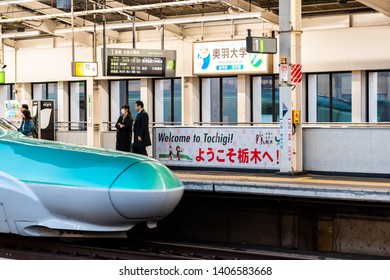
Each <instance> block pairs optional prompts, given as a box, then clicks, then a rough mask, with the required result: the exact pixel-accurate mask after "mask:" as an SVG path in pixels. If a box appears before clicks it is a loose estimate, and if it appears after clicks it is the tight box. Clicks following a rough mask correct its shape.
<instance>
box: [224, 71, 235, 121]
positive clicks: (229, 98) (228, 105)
mask: <svg viewBox="0 0 390 280" xmlns="http://www.w3.org/2000/svg"><path fill="white" fill-rule="evenodd" d="M222 114H223V115H222V118H223V119H222V121H223V122H230V123H232V122H237V78H236V77H229V78H222Z"/></svg>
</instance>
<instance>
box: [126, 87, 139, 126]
mask: <svg viewBox="0 0 390 280" xmlns="http://www.w3.org/2000/svg"><path fill="white" fill-rule="evenodd" d="M128 86H129V91H128V97H127V100H128V101H127V103H128V104H129V106H130V112H131V115H132V116H133V119H135V116H136V115H137V111H136V110H135V106H134V104H135V101H137V100H140V99H141V81H140V80H130V81H128Z"/></svg>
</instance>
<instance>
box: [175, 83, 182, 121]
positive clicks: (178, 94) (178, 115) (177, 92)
mask: <svg viewBox="0 0 390 280" xmlns="http://www.w3.org/2000/svg"><path fill="white" fill-rule="evenodd" d="M181 95H182V92H181V79H175V80H173V108H174V109H173V114H174V116H173V121H174V122H180V123H181V101H182V97H181Z"/></svg>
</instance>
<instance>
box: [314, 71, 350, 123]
mask: <svg viewBox="0 0 390 280" xmlns="http://www.w3.org/2000/svg"><path fill="white" fill-rule="evenodd" d="M351 89H352V75H351V73H327V74H309V75H308V91H307V92H308V105H309V122H351V121H352V91H351Z"/></svg>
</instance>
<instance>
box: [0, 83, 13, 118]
mask: <svg viewBox="0 0 390 280" xmlns="http://www.w3.org/2000/svg"><path fill="white" fill-rule="evenodd" d="M10 99H11V85H1V86H0V118H4V117H5V108H4V104H5V103H4V102H5V101H6V100H10Z"/></svg>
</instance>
